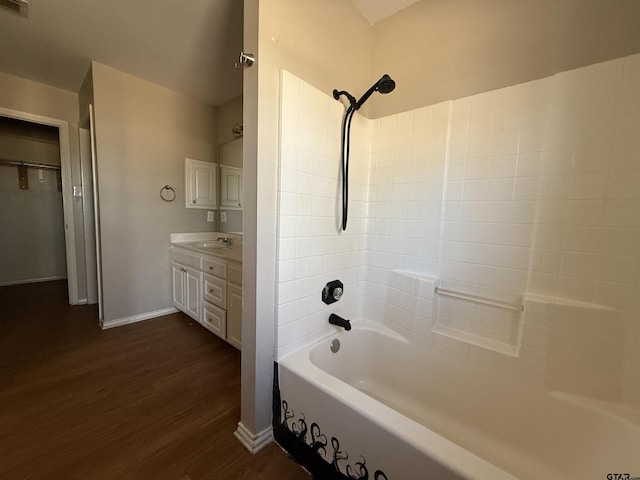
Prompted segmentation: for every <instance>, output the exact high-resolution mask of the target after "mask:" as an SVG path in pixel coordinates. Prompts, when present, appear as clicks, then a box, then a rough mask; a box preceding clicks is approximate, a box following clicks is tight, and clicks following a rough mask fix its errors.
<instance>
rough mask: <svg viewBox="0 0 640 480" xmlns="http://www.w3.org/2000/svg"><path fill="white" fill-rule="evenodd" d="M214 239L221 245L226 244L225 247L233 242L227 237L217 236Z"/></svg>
mask: <svg viewBox="0 0 640 480" xmlns="http://www.w3.org/2000/svg"><path fill="white" fill-rule="evenodd" d="M216 241H217V242H220V243H222V244H223V245H226V246H227V247H230V246H231V244H232V243H233V241H232V240H231V239H230V238H229V237H218V238H217V239H216Z"/></svg>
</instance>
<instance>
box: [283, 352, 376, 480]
mask: <svg viewBox="0 0 640 480" xmlns="http://www.w3.org/2000/svg"><path fill="white" fill-rule="evenodd" d="M295 417H296V415H295V413H294V412H293V410H291V409H290V408H289V404H288V403H287V401H286V400H282V399H281V395H280V385H279V381H278V364H277V362H274V373H273V435H274V438H275V439H276V441H277V442H278V443H279V444H280V445H281V446H282V447H283V448H284V449H285V450H286V451H287V452H288V453H289V454H290V455H291V456H292V457H293V458H295V459H296V460H297V461H298V462H299V463H300V464H302V465H303V466H304V467H305V468H306V469H307V470H309V472H310V473H311V474H312V475H313V476H314V477H316V478H319V479H323V480H370V479H371V480H389V479H388V478H387V476H386V474H385V473H384V472H383V471H382V470H376V471H375V472H374V473H373V477H370V474H369V469H368V468H367V466H366V460H365V458H364V457H362V456H360V461H358V462H355V463H354V464H353V465H351V464H349V463H348V460H349V455H348V453H347V452H346V451H342V450H341V449H340V442H339V440H338V439H337V438H336V437H331V441H330V442H328V441H327V436H326V435H325V434H324V433H322V431H321V430H320V426H319V425H318V424H317V423H312V424H311V427H308V425H307V420H306V417H305V415H304V414H300V416H299V418H298V419H297V420H296V419H295ZM329 452H330V453H329ZM342 465H344V469H343V468H342Z"/></svg>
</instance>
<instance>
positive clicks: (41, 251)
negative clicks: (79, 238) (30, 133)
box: [0, 165, 67, 285]
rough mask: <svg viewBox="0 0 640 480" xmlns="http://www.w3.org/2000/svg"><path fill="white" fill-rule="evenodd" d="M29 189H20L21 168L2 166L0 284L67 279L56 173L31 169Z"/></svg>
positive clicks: (0, 192) (62, 220)
mask: <svg viewBox="0 0 640 480" xmlns="http://www.w3.org/2000/svg"><path fill="white" fill-rule="evenodd" d="M27 173H28V177H29V189H28V190H20V188H19V187H18V168H17V167H9V166H3V165H0V197H1V198H2V201H1V202H0V230H2V234H1V235H0V252H2V254H1V258H2V265H3V267H2V270H1V271H0V285H8V284H13V283H23V282H31V281H45V280H53V279H60V278H66V277H67V261H66V255H65V243H64V218H63V214H62V193H61V192H58V182H57V180H56V172H55V171H54V170H42V177H43V182H42V183H40V181H39V177H38V170H36V169H34V168H29V169H28V172H27Z"/></svg>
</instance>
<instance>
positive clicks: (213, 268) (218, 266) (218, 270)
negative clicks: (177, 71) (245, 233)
mask: <svg viewBox="0 0 640 480" xmlns="http://www.w3.org/2000/svg"><path fill="white" fill-rule="evenodd" d="M202 269H203V270H204V273H208V274H209V275H215V276H216V277H220V278H227V265H226V263H223V262H218V261H216V260H212V259H211V258H204V259H203V260H202Z"/></svg>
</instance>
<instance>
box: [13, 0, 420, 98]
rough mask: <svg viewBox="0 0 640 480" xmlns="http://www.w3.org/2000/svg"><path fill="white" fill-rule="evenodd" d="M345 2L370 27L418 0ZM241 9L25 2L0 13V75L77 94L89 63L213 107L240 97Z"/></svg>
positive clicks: (219, 1)
mask: <svg viewBox="0 0 640 480" xmlns="http://www.w3.org/2000/svg"><path fill="white" fill-rule="evenodd" d="M323 1H324V0H323ZM351 1H352V2H353V3H354V5H356V7H357V8H358V9H359V10H360V11H361V12H362V14H363V15H364V16H365V17H366V18H367V19H368V20H369V22H370V23H372V24H373V23H375V22H377V21H379V20H381V19H382V18H385V17H387V16H390V15H392V14H394V13H396V12H397V11H399V10H401V9H402V8H405V7H407V6H409V5H410V4H412V3H415V2H416V1H418V0H351ZM242 4H243V2H242V0H188V1H184V0H183V1H176V0H153V1H139V0H135V1H131V0H29V16H28V18H24V17H21V16H18V15H16V14H14V13H12V12H10V11H9V10H6V9H4V8H0V71H3V72H6V73H9V74H12V75H16V76H19V77H23V78H28V79H31V80H35V81H39V82H42V83H46V84H48V85H52V86H54V87H58V88H62V89H65V90H69V91H73V92H77V91H78V90H79V88H80V84H81V83H82V80H83V79H84V76H85V74H86V72H87V70H88V68H89V64H90V62H91V60H95V61H97V62H100V63H103V64H106V65H110V66H112V67H114V68H117V69H118V70H121V71H124V72H127V73H130V74H132V75H135V76H136V77H139V78H143V79H145V80H148V81H150V82H153V83H156V84H158V85H162V86H164V87H167V88H170V89H172V90H175V91H177V92H181V93H184V94H186V95H189V96H191V97H194V98H197V99H199V100H201V101H203V102H205V103H208V104H211V105H221V104H222V103H225V102H227V101H229V100H231V99H233V98H235V97H237V96H239V95H241V94H242V73H241V71H240V70H235V69H234V67H233V64H234V62H235V61H236V59H237V57H238V54H239V52H240V51H241V50H242V23H243V18H242Z"/></svg>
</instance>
